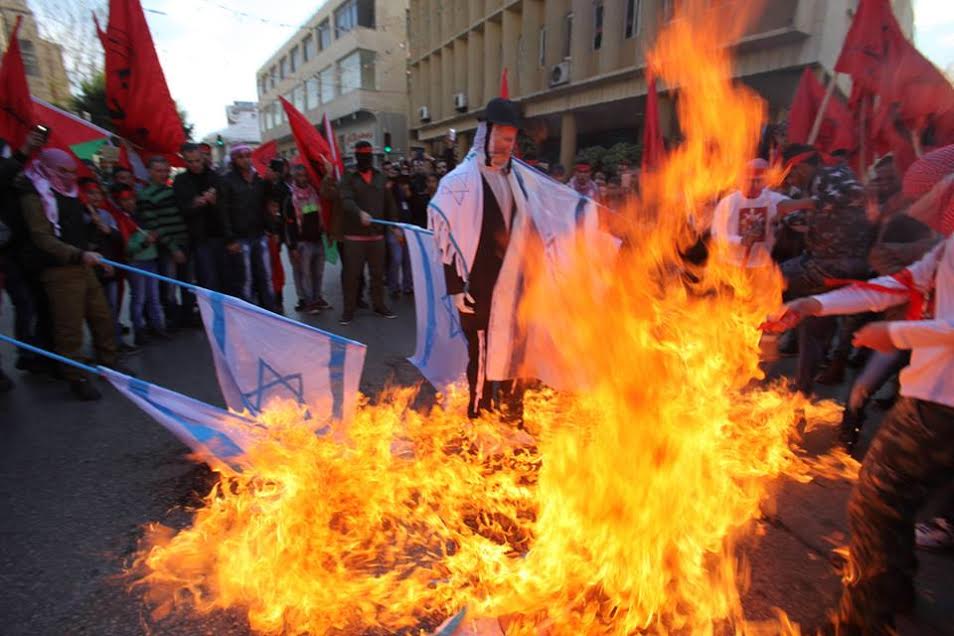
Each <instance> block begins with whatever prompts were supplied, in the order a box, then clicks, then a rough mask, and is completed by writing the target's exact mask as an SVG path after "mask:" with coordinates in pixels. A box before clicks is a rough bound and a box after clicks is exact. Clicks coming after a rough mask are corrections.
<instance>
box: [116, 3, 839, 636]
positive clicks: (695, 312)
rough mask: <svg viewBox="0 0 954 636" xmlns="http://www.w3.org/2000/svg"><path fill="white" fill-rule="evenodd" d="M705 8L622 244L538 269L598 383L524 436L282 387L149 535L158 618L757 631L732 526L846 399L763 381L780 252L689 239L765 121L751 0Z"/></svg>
mask: <svg viewBox="0 0 954 636" xmlns="http://www.w3.org/2000/svg"><path fill="white" fill-rule="evenodd" d="M689 4H691V3H689ZM734 17H735V18H737V19H738V17H739V16H737V15H736V16H734ZM712 18H713V16H711V15H689V14H684V15H681V16H677V19H675V20H673V21H671V22H670V23H668V24H667V26H666V28H665V29H664V30H663V31H662V33H661V34H660V36H659V38H658V40H657V43H656V46H655V48H654V50H653V51H652V53H651V56H650V59H651V60H652V62H651V63H652V64H653V65H654V68H655V70H656V72H657V76H658V77H659V78H660V79H661V80H663V81H664V82H665V84H666V85H667V86H668V87H670V88H676V89H678V95H679V97H678V102H677V111H678V118H679V122H680V125H681V129H682V132H683V135H684V140H683V142H682V143H681V144H680V145H679V146H678V147H676V148H674V149H673V150H672V151H671V152H670V154H669V155H668V158H667V162H666V164H665V165H664V166H663V167H662V168H661V169H660V170H659V171H658V172H656V173H654V174H649V175H643V179H642V197H641V200H640V201H631V202H630V204H629V206H628V209H626V210H624V211H623V212H622V213H621V218H620V221H619V225H621V226H623V231H624V233H626V234H628V240H627V241H626V244H624V247H623V249H622V251H621V252H620V253H619V254H617V253H616V252H615V251H613V250H605V251H600V252H599V253H594V252H593V250H592V249H587V247H586V246H584V245H580V246H579V248H578V249H577V250H576V251H575V252H574V253H572V254H570V255H569V256H568V258H569V259H571V261H572V263H571V266H570V267H568V268H566V269H567V270H568V271H569V272H570V273H569V274H567V275H565V276H561V277H560V278H559V279H558V280H557V279H554V278H553V277H552V276H548V273H549V270H548V268H547V267H545V266H544V265H543V263H542V259H541V260H536V261H534V263H533V266H532V267H531V272H530V274H531V275H530V277H529V279H530V280H531V285H530V288H529V290H528V293H527V294H526V297H525V301H524V303H523V306H522V307H521V317H522V318H523V319H526V320H534V319H536V317H540V316H545V317H546V320H548V321H550V322H551V323H552V324H554V325H555V327H556V328H555V329H554V332H555V333H558V334H560V339H559V341H558V342H556V343H555V344H556V350H557V352H556V354H557V359H556V360H555V361H554V364H555V365H556V367H557V370H558V371H559V373H560V374H561V375H563V376H564V377H566V378H567V379H568V380H571V382H569V383H572V384H574V385H576V386H580V387H581V390H580V391H579V392H578V393H575V394H570V393H558V392H553V391H549V390H545V389H544V390H539V391H536V392H533V393H531V395H530V396H528V403H527V410H526V417H525V421H526V428H527V430H528V433H525V432H524V431H518V430H516V429H514V427H513V426H512V425H511V424H508V423H505V422H501V421H499V420H498V419H497V418H496V417H493V416H486V417H484V418H483V419H480V420H476V421H469V420H467V419H466V417H465V408H464V402H465V400H466V396H465V395H461V394H460V393H455V392H452V393H451V394H449V395H447V396H445V401H444V403H443V405H442V406H435V407H433V408H432V409H430V410H428V411H422V410H415V409H413V408H411V404H412V403H413V401H414V398H415V391H414V390H413V389H395V390H391V391H388V392H386V394H384V395H382V396H379V397H378V399H377V400H376V403H375V404H371V403H368V402H364V403H362V404H361V405H360V406H359V408H358V411H357V413H356V415H355V417H354V418H353V419H352V421H350V422H349V423H348V424H347V427H346V428H345V429H343V430H342V431H337V432H336V434H334V435H326V436H316V435H314V434H313V433H312V431H311V429H310V428H309V427H308V426H306V425H303V423H302V421H301V419H300V417H299V413H298V411H297V410H296V409H294V408H292V407H290V406H283V405H280V404H273V408H271V409H270V410H268V411H267V413H266V415H265V418H266V422H267V424H268V430H269V434H268V435H267V436H266V439H265V440H263V441H262V442H261V443H260V444H258V445H257V446H256V447H254V448H253V449H252V450H251V451H250V452H249V454H248V456H247V457H246V458H245V460H246V461H245V462H244V463H245V465H246V468H245V469H244V470H243V471H242V472H240V473H239V472H232V471H230V470H228V469H226V468H222V469H220V473H221V475H220V480H219V482H218V484H217V485H216V486H215V487H214V489H213V491H212V492H211V493H209V495H208V496H207V497H206V498H205V501H204V504H203V506H202V507H200V508H199V509H198V510H196V511H195V517H194V519H193V521H192V524H191V525H190V526H189V527H187V528H185V529H183V530H181V531H179V532H172V531H170V530H167V529H163V528H159V527H157V528H154V529H153V530H152V532H151V533H150V536H149V537H148V538H147V542H146V545H144V546H143V550H142V551H141V552H140V554H139V558H138V561H137V563H136V566H135V568H134V572H135V574H136V576H137V577H138V580H137V585H140V586H142V587H143V588H144V589H145V590H146V591H147V596H148V598H149V599H150V601H151V602H153V603H154V606H155V607H156V615H157V616H162V615H163V614H165V613H168V612H170V611H180V610H184V609H186V608H188V609H189V610H190V611H195V612H200V613H207V612H211V611H214V610H218V609H227V608H238V609H240V610H241V611H243V612H245V613H247V616H248V620H249V623H250V625H251V627H252V628H253V629H254V630H256V631H259V632H262V633H267V634H272V633H289V634H300V633H309V634H361V633H369V634H391V633H408V634H417V633H428V632H429V631H431V630H433V629H434V628H435V627H436V626H437V625H438V624H440V623H441V622H442V621H444V620H446V619H447V618H448V617H450V616H452V615H455V614H457V613H458V612H460V611H461V610H462V609H464V608H466V610H467V616H468V617H479V618H484V619H486V621H487V622H486V624H488V625H493V628H492V629H493V630H496V631H482V632H481V633H488V634H491V633H496V634H508V635H520V634H526V635H530V634H552V635H558V634H617V635H624V634H639V633H651V634H721V633H737V634H742V633H753V631H752V630H753V629H754V628H753V627H751V626H750V624H749V623H748V622H747V621H746V617H745V615H744V612H743V609H742V604H741V596H742V594H743V593H744V591H745V589H746V580H747V569H746V567H747V566H746V565H745V564H744V563H743V562H741V560H740V558H739V556H738V554H737V550H736V547H737V545H738V542H739V540H741V539H743V538H745V537H747V536H749V535H751V534H752V533H753V528H754V521H755V520H757V519H758V518H759V517H760V516H761V510H762V506H763V505H764V504H765V502H766V501H767V500H768V499H769V498H770V496H771V489H772V486H773V483H774V482H775V480H776V479H777V478H778V477H780V476H782V475H790V476H795V477H797V478H800V479H804V478H808V474H809V472H810V471H811V468H810V467H809V466H808V465H807V464H806V463H805V462H804V461H803V460H802V459H801V458H800V457H799V455H798V453H797V442H798V437H797V432H796V430H797V428H798V424H799V421H800V420H801V418H802V417H804V418H805V419H807V420H808V421H809V424H815V423H817V422H820V421H830V420H831V419H832V418H833V417H834V416H835V415H836V413H835V411H836V409H835V408H834V407H833V406H826V405H820V406H819V405H813V404H810V403H807V402H805V401H804V400H803V399H801V398H799V397H797V396H796V395H795V394H793V393H791V392H789V391H788V389H786V388H785V387H784V386H782V385H777V384H776V385H766V384H764V383H760V382H759V381H760V380H762V379H763V375H762V372H761V371H760V368H759V338H760V332H759V329H758V327H759V325H760V324H761V323H762V322H763V320H764V319H765V318H766V316H767V315H769V314H771V313H773V312H774V311H776V310H777V309H778V307H779V306H780V298H781V290H782V281H781V278H780V276H779V274H778V272H777V271H776V270H774V269H765V270H743V269H741V268H737V267H735V266H731V265H727V264H723V261H721V260H720V259H719V258H718V255H713V256H712V257H710V259H709V261H708V265H707V266H705V267H699V268H693V267H692V266H687V265H686V263H685V261H684V259H683V257H682V256H681V254H682V253H683V252H684V251H685V250H686V249H687V248H689V247H690V245H691V244H692V242H694V240H695V228H698V227H699V226H700V224H703V223H705V212H704V210H706V209H708V208H709V207H710V206H711V204H712V202H713V200H714V199H715V198H716V197H718V196H719V194H720V193H722V192H724V191H726V190H729V189H732V188H734V187H735V186H736V184H738V183H739V182H740V180H741V178H742V175H743V173H744V171H745V167H746V163H747V161H748V160H749V159H750V158H751V157H753V156H754V155H755V148H756V143H757V140H758V137H759V131H760V128H761V126H762V124H763V122H764V120H765V112H764V104H763V103H762V102H761V101H760V99H759V98H758V97H757V96H756V95H755V94H754V93H753V92H751V91H749V90H746V89H745V88H743V87H740V86H738V85H736V84H734V83H732V81H731V80H730V77H731V60H730V58H729V54H728V51H727V49H726V48H725V43H726V42H727V41H731V40H732V39H733V38H735V37H737V36H738V35H739V34H740V28H739V25H740V24H741V23H742V22H743V20H741V19H738V20H737V22H736V23H734V24H733V25H732V26H731V28H730V27H729V25H726V24H724V23H720V22H719V21H718V20H715V19H712ZM465 393H466V391H465ZM481 624H484V623H481ZM487 629H490V628H487ZM763 629H764V627H763ZM773 629H774V633H785V632H793V631H794V630H797V628H796V627H792V626H790V625H788V623H787V621H785V620H784V619H783V618H780V619H779V622H778V623H777V624H776V625H775V626H774V628H773ZM762 633H764V632H762Z"/></svg>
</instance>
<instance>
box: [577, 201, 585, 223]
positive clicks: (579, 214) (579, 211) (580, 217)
mask: <svg viewBox="0 0 954 636" xmlns="http://www.w3.org/2000/svg"><path fill="white" fill-rule="evenodd" d="M585 210H586V197H584V196H581V197H580V200H579V201H577V202H576V224H577V225H579V224H580V222H581V221H583V212H584V211H585Z"/></svg>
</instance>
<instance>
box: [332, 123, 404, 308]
mask: <svg viewBox="0 0 954 636" xmlns="http://www.w3.org/2000/svg"><path fill="white" fill-rule="evenodd" d="M354 156H355V162H356V163H357V168H356V169H355V170H351V171H349V172H348V173H347V174H345V176H344V177H342V179H341V184H340V186H339V188H338V189H339V193H340V196H341V214H342V218H341V233H342V234H343V235H344V240H343V241H342V255H341V266H342V279H343V283H344V290H343V292H344V313H342V314H341V324H342V325H347V324H350V323H351V321H352V320H353V319H354V311H355V308H356V307H357V304H358V288H359V283H360V280H361V274H362V272H363V271H364V266H365V263H367V265H368V269H369V270H370V273H371V303H372V305H373V306H374V312H375V313H376V314H377V315H379V316H381V317H383V318H397V316H396V315H395V314H394V312H392V311H391V310H390V309H389V308H388V306H387V305H385V304H384V260H385V245H384V233H385V232H386V231H391V230H392V229H394V230H396V228H386V227H385V226H383V225H381V224H376V223H373V221H374V219H383V220H388V221H397V220H398V212H397V205H396V204H395V203H394V197H392V196H391V193H390V192H389V191H388V189H387V187H386V181H387V178H386V177H385V176H384V175H383V174H382V173H381V172H379V171H378V170H375V169H374V166H373V162H374V155H373V154H372V148H371V144H370V143H368V142H366V141H359V142H358V143H356V144H355V146H354ZM397 231H400V230H397Z"/></svg>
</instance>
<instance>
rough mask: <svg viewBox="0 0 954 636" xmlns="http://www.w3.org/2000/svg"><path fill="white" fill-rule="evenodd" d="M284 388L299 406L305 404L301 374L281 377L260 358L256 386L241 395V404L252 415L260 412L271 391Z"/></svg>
mask: <svg viewBox="0 0 954 636" xmlns="http://www.w3.org/2000/svg"><path fill="white" fill-rule="evenodd" d="M277 387H284V388H285V389H286V390H288V392H289V393H291V395H292V397H294V398H295V400H296V401H297V402H298V403H299V404H304V403H305V383H304V381H303V380H302V375H301V373H291V374H288V375H282V374H281V373H279V372H278V371H276V370H275V367H273V366H272V365H270V364H268V363H267V362H265V360H263V359H262V358H259V359H258V386H256V387H255V388H254V389H253V390H251V391H249V392H248V393H242V402H243V403H244V404H245V407H246V408H247V409H248V410H249V411H251V412H252V413H253V414H255V415H257V414H259V413H261V412H262V403H263V402H264V400H265V397H266V396H267V394H268V393H269V391H271V390H272V389H276V388H277Z"/></svg>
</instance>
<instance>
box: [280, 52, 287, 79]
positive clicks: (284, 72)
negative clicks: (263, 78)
mask: <svg viewBox="0 0 954 636" xmlns="http://www.w3.org/2000/svg"><path fill="white" fill-rule="evenodd" d="M286 75H288V58H286V57H283V58H282V59H280V60H278V79H280V80H283V79H285V76H286Z"/></svg>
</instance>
